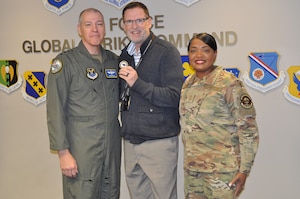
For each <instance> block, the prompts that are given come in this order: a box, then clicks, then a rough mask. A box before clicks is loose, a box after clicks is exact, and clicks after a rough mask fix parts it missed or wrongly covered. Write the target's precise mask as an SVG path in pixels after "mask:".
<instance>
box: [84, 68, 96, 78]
mask: <svg viewBox="0 0 300 199" xmlns="http://www.w3.org/2000/svg"><path fill="white" fill-rule="evenodd" d="M86 76H87V77H88V78H89V79H91V80H95V79H97V77H98V73H97V72H96V70H95V69H94V68H87V69H86Z"/></svg>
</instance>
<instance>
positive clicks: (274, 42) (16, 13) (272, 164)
mask: <svg viewBox="0 0 300 199" xmlns="http://www.w3.org/2000/svg"><path fill="white" fill-rule="evenodd" d="M142 2H144V3H145V4H146V5H147V6H148V8H149V10H150V14H151V15H152V16H154V15H155V16H160V17H159V19H160V21H159V22H158V26H159V27H161V26H163V27H161V28H159V27H154V28H153V31H154V33H156V34H157V35H164V36H168V35H171V36H175V38H176V35H177V36H178V35H179V36H180V35H181V36H182V35H184V34H188V35H190V36H191V35H192V34H193V33H199V32H208V33H212V32H214V33H216V34H217V35H221V34H223V33H226V32H229V31H231V32H234V33H236V35H237V41H236V43H234V45H225V44H224V45H223V46H222V45H220V44H219V51H218V59H217V64H220V65H223V66H224V67H237V68H238V69H240V70H241V73H242V74H243V73H244V72H245V71H248V70H249V65H250V64H249V59H248V57H247V56H248V54H249V53H250V52H277V53H278V54H279V59H278V67H279V71H284V72H285V74H286V78H285V80H284V83H283V84H282V85H281V86H279V87H277V88H275V89H272V90H271V91H268V92H266V93H262V92H260V91H258V90H255V89H252V88H250V87H248V91H249V93H250V94H251V96H252V98H253V101H254V103H255V106H256V110H257V121H258V125H259V129H260V146H259V151H258V154H257V158H256V161H255V164H254V167H253V170H252V173H251V175H250V177H249V178H248V181H247V184H246V189H245V191H244V193H243V194H242V196H241V198H242V199H253V198H258V199H267V198H270V199H281V198H296V197H297V196H298V195H299V194H298V189H299V187H300V181H299V179H300V173H299V168H300V160H299V153H298V152H299V151H300V150H299V149H300V146H299V144H298V142H299V140H300V130H299V113H300V106H299V105H297V104H295V103H291V102H290V101H288V100H287V99H285V97H284V96H283V93H282V90H283V87H284V86H285V85H288V84H289V76H288V74H287V69H288V68H289V67H290V66H298V65H300V56H299V52H300V47H299V46H300V39H299V35H300V27H299V18H300V12H299V10H298V9H299V7H300V2H299V1H297V0H263V1H259V0H252V1H243V0H227V1H220V0H200V1H198V2H197V3H195V4H193V5H192V6H190V7H187V6H183V5H182V4H179V3H177V2H175V1H174V0H165V1H158V0H157V1H153V0H152V1H150V0H147V1H142ZM87 7H96V8H98V9H100V10H101V11H102V12H103V14H104V16H105V19H106V28H107V37H109V38H115V37H116V38H118V37H120V38H123V37H124V33H123V32H122V31H121V30H120V29H119V28H118V27H117V26H114V25H112V29H110V21H112V22H113V23H114V22H115V20H114V19H113V18H120V17H121V10H119V9H117V8H116V7H114V6H111V5H108V4H106V3H104V2H103V1H101V0H89V1H83V0H77V1H75V4H74V6H73V7H72V8H71V9H70V10H69V11H67V12H65V13H63V14H62V15H60V16H58V15H56V14H55V13H52V12H50V11H48V10H46V8H45V7H44V5H43V3H42V0H39V1H34V0H27V1H18V0H1V14H0V16H1V17H0V27H1V31H0V60H16V61H17V62H18V73H19V75H20V76H23V74H24V72H25V71H27V70H29V71H44V72H46V73H48V70H49V64H50V60H51V59H52V58H53V57H54V56H55V55H56V54H57V52H52V51H51V52H47V53H46V52H40V53H25V52H24V51H23V49H22V44H23V42H24V41H25V40H29V41H32V42H33V41H35V42H36V45H37V49H36V50H39V49H41V48H40V45H41V42H42V41H43V40H49V41H52V40H60V41H64V40H68V41H71V40H72V39H74V40H75V43H76V45H77V43H78V41H79V38H78V36H77V32H76V24H77V18H78V15H79V13H80V12H81V11H82V10H83V9H84V8H87ZM161 15H163V17H162V16H161ZM110 19H111V20H110ZM231 39H232V38H231ZM229 42H230V41H229ZM116 46H118V45H116ZM178 49H179V51H180V52H181V54H182V55H186V45H185V44H183V45H182V46H180V45H178ZM112 50H113V51H114V52H115V53H117V54H119V53H120V48H119V47H117V48H115V49H112ZM242 74H241V75H240V78H241V79H242ZM22 78H23V77H22ZM24 84H25V83H24V80H23V84H22V87H24ZM22 90H23V88H21V87H20V88H19V89H17V90H15V91H14V92H11V93H9V94H8V93H6V92H4V91H2V90H0V110H1V111H0V117H1V122H0V198H5V199H24V198H26V199H40V198H43V199H62V188H61V176H60V170H59V164H58V158H57V156H56V155H54V154H51V153H50V152H49V143H48V134H47V126H46V113H45V111H46V110H45V103H42V104H40V105H37V106H36V105H33V104H31V103H29V102H28V101H26V100H25V99H24V98H23V97H22V94H21V91H22ZM180 147H181V150H182V145H181V146H180ZM122 169H123V168H122ZM122 171H123V170H122ZM182 173H183V172H182V153H181V154H180V158H179V168H178V192H179V196H180V197H179V198H183V174H182ZM121 198H122V199H129V195H128V191H127V187H126V183H125V180H124V176H123V175H122V189H121Z"/></svg>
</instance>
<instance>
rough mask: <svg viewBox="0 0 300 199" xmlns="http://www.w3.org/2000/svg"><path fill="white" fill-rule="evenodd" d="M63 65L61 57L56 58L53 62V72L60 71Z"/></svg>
mask: <svg viewBox="0 0 300 199" xmlns="http://www.w3.org/2000/svg"><path fill="white" fill-rule="evenodd" d="M62 67H63V64H62V61H61V60H60V59H54V60H53V61H52V64H51V73H53V74H55V73H58V72H59V71H61V69H62Z"/></svg>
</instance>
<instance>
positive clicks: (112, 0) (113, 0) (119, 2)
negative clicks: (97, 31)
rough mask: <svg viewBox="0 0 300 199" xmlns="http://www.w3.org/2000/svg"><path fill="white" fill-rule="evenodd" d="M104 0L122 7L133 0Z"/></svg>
mask: <svg viewBox="0 0 300 199" xmlns="http://www.w3.org/2000/svg"><path fill="white" fill-rule="evenodd" d="M102 1H103V2H105V3H107V4H110V5H112V6H115V7H117V8H119V9H121V8H122V7H123V6H125V5H127V4H128V3H130V2H131V1H133V0H102Z"/></svg>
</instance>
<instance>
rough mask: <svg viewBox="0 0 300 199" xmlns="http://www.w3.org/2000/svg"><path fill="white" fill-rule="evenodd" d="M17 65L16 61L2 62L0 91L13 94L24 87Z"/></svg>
mask: <svg viewBox="0 0 300 199" xmlns="http://www.w3.org/2000/svg"><path fill="white" fill-rule="evenodd" d="M17 65H18V63H17V62H16V61H15V60H0V89H1V90H3V91H5V92H6V93H11V92H12V91H15V90H17V89H18V88H19V87H20V86H21V85H22V78H21V77H20V76H19V77H18V71H17Z"/></svg>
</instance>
